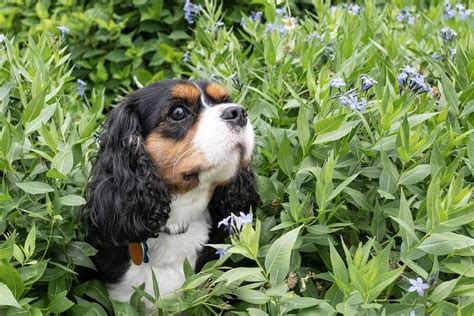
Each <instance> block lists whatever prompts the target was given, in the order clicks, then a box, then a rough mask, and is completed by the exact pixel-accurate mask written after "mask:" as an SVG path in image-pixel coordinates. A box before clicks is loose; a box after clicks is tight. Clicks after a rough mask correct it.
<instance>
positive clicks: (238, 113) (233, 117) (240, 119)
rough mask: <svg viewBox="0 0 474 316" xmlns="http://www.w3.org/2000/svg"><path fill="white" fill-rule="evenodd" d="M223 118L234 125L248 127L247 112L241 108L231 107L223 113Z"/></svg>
mask: <svg viewBox="0 0 474 316" xmlns="http://www.w3.org/2000/svg"><path fill="white" fill-rule="evenodd" d="M221 117H222V118H223V119H224V120H225V121H227V122H229V123H230V124H232V125H237V126H240V127H244V126H245V125H247V111H245V109H244V108H243V107H241V106H229V107H228V108H227V109H225V110H224V112H222V115H221Z"/></svg>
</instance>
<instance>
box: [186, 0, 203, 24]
mask: <svg viewBox="0 0 474 316" xmlns="http://www.w3.org/2000/svg"><path fill="white" fill-rule="evenodd" d="M183 10H184V19H185V20H186V21H187V22H188V24H193V23H194V16H195V15H196V14H198V13H199V12H201V11H202V10H203V8H202V6H201V5H197V4H193V3H192V2H191V1H190V0H186V2H185V3H184V8H183Z"/></svg>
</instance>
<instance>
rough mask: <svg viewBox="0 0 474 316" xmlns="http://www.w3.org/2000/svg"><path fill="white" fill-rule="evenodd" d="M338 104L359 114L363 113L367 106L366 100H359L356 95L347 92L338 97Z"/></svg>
mask: <svg viewBox="0 0 474 316" xmlns="http://www.w3.org/2000/svg"><path fill="white" fill-rule="evenodd" d="M339 102H340V103H341V105H343V106H347V107H349V108H350V109H351V110H357V111H360V112H364V111H365V107H366V106H367V100H366V99H365V98H361V99H360V100H359V99H358V98H357V93H354V91H352V92H348V93H346V94H345V95H342V96H340V97H339Z"/></svg>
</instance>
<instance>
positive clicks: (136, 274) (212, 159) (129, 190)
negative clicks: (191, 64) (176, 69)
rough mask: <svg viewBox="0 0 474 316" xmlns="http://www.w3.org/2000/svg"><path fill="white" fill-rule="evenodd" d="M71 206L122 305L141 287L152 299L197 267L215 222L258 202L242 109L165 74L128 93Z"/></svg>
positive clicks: (220, 238) (211, 252)
mask: <svg viewBox="0 0 474 316" xmlns="http://www.w3.org/2000/svg"><path fill="white" fill-rule="evenodd" d="M98 140H99V150H98V154H97V159H96V161H95V164H94V166H93V168H92V171H91V175H90V179H89V181H88V183H87V186H86V204H85V206H84V207H83V209H82V210H81V212H80V216H81V219H82V221H83V222H84V225H85V230H86V231H85V232H86V240H87V241H88V242H89V243H90V244H92V245H93V246H94V247H95V248H96V249H97V250H98V253H97V254H96V255H95V257H94V262H95V265H96V267H97V270H98V275H99V277H100V279H102V281H103V282H104V283H105V284H106V286H107V289H108V292H109V294H110V296H111V297H112V298H113V299H115V300H118V301H122V302H128V301H129V300H130V297H131V295H132V294H133V292H134V287H139V286H140V285H141V284H142V283H145V291H146V292H147V293H150V294H152V295H153V282H152V280H153V277H152V275H153V272H154V274H155V276H156V279H157V281H158V286H159V291H160V297H166V296H168V295H170V294H172V293H174V292H176V291H177V290H178V289H179V288H180V287H181V286H182V284H183V282H184V279H185V277H184V272H183V263H184V260H185V258H187V259H188V261H189V263H190V264H191V266H193V268H194V269H195V270H196V271H199V270H200V269H201V268H202V266H203V265H204V264H205V263H206V262H208V261H210V260H213V259H216V258H217V255H216V254H215V249H213V248H211V247H209V246H206V244H213V243H223V242H224V239H225V231H224V230H222V228H221V229H218V227H217V223H218V222H219V221H220V220H221V219H223V218H224V217H226V216H228V215H229V214H230V212H241V211H242V212H248V211H249V210H250V209H251V208H254V207H255V206H256V204H257V202H258V196H257V193H256V182H255V175H254V173H253V171H252V169H251V160H252V153H253V150H254V143H255V136H254V131H253V128H252V125H251V122H250V120H249V118H248V117H247V112H246V110H245V109H244V108H243V107H242V106H240V105H238V104H235V103H233V102H232V100H231V97H230V94H229V92H228V91H227V90H226V89H225V88H224V87H222V86H221V85H219V84H217V83H215V82H209V81H196V80H166V81H158V82H156V83H153V84H151V85H149V86H147V87H144V88H141V89H138V90H136V91H134V92H132V93H130V94H129V95H128V96H127V97H125V98H124V100H123V101H122V102H120V104H119V105H118V106H117V107H116V108H115V109H113V110H112V111H111V113H110V115H109V117H108V119H107V121H106V122H105V123H104V125H103V128H102V132H101V135H99V139H98Z"/></svg>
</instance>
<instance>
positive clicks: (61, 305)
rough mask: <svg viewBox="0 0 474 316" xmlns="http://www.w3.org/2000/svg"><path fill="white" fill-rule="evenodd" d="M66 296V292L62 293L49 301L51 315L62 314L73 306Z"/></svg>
mask: <svg viewBox="0 0 474 316" xmlns="http://www.w3.org/2000/svg"><path fill="white" fill-rule="evenodd" d="M66 294H67V291H62V292H61V293H58V294H57V295H56V296H54V297H53V298H52V299H51V300H50V302H49V310H50V311H51V312H52V313H63V312H65V311H67V310H68V309H69V308H71V307H72V306H73V305H74V303H73V302H72V301H70V300H69V299H68V298H67V297H66Z"/></svg>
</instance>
